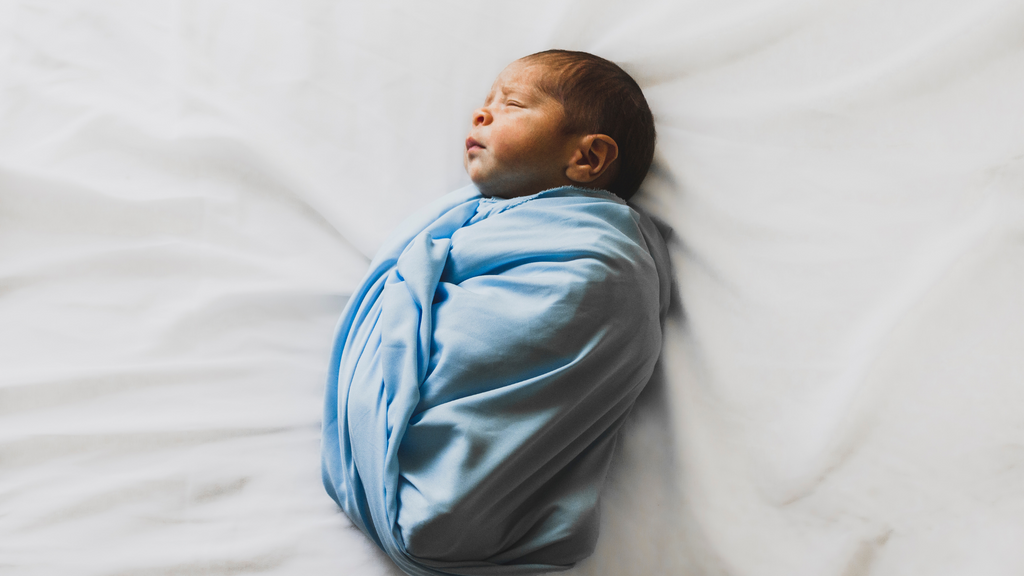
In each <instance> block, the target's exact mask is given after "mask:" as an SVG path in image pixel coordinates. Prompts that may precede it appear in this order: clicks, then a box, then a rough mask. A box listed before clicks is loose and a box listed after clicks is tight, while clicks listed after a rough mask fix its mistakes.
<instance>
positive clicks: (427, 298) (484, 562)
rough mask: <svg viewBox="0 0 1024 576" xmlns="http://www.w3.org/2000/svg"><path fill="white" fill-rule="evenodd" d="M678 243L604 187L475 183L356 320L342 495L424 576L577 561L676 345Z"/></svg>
mask: <svg viewBox="0 0 1024 576" xmlns="http://www.w3.org/2000/svg"><path fill="white" fill-rule="evenodd" d="M670 282H671V280H670V272H669V266H668V257H667V249H666V248H665V247H664V241H663V239H662V237H661V235H660V233H659V231H658V230H657V228H656V227H655V225H654V224H653V223H652V222H651V221H650V219H649V218H647V217H646V216H643V215H641V214H639V213H637V212H636V211H635V210H634V209H633V208H631V207H629V206H628V205H626V204H625V203H624V202H622V201H621V200H619V199H618V198H616V197H614V196H613V195H611V194H609V193H607V192H604V191H600V190H587V189H580V188H573V187H564V188H556V189H552V190H546V191H544V192H541V193H538V194H535V195H532V196H527V197H524V198H517V199H513V200H504V199H498V198H482V197H481V196H480V194H479V192H478V191H477V190H476V189H475V188H474V187H472V186H470V187H467V188H464V189H461V190H457V191H455V192H453V193H451V194H449V195H447V196H445V197H444V198H442V199H441V200H439V201H438V202H435V203H434V204H432V205H430V206H428V207H426V208H424V209H423V211H421V212H420V213H418V214H416V215H414V216H412V217H411V218H410V219H409V220H407V221H406V222H405V223H403V224H402V225H401V226H400V227H399V229H398V230H397V231H396V232H395V234H394V236H392V238H391V239H390V240H388V242H387V243H386V244H385V245H384V248H382V249H381V252H380V253H379V254H378V255H377V257H375V258H374V261H373V265H372V266H371V269H370V271H369V272H368V274H367V276H366V278H365V279H364V281H363V284H362V285H361V286H360V287H359V289H357V290H356V292H355V294H354V296H353V298H352V299H351V300H350V301H349V303H348V305H347V307H346V309H345V312H344V313H343V314H342V318H341V320H340V322H339V325H338V332H337V337H336V341H335V348H334V354H333V357H332V361H331V366H330V374H329V381H328V388H327V393H326V398H325V406H324V411H325V412H324V427H323V443H322V460H323V476H324V484H325V486H326V488H327V492H328V493H329V494H330V495H331V497H332V498H334V500H335V501H337V502H338V504H339V505H340V506H341V507H342V508H343V509H344V510H345V512H346V513H347V514H348V515H349V517H350V518H352V520H353V523H354V524H355V525H356V526H358V527H359V528H360V529H361V530H363V531H364V532H366V533H367V534H368V535H369V536H370V537H371V538H372V539H373V540H374V542H376V543H377V544H378V545H379V546H380V547H381V548H382V549H384V551H385V552H386V553H387V554H388V555H389V556H390V557H391V558H392V559H393V560H394V561H395V563H396V565H398V566H399V567H400V568H401V569H402V570H404V571H405V572H407V573H408V574H412V575H414V576H420V575H431V576H432V575H445V574H462V575H467V576H486V575H492V574H493V575H497V574H535V573H538V572H546V571H551V570H560V569H566V568H569V567H571V566H572V565H573V564H574V563H575V562H576V561H578V560H580V559H582V558H584V557H586V556H587V555H589V554H590V553H591V552H592V551H593V548H594V546H595V544H596V540H597V522H598V518H599V514H598V512H597V510H598V504H599V497H600V493H601V487H602V485H603V482H604V478H605V476H606V475H607V471H608V465H609V461H610V458H611V455H612V451H613V449H614V446H615V439H616V437H617V431H618V430H619V428H620V427H621V425H622V423H623V421H624V419H625V417H626V415H627V414H628V412H629V410H630V408H631V407H632V405H633V402H634V401H635V399H636V396H637V395H638V394H639V392H640V390H641V389H642V388H643V386H644V385H645V384H646V382H647V380H648V379H649V378H650V377H651V374H652V372H653V369H654V364H655V362H656V360H657V358H658V355H659V352H660V349H661V322H662V320H663V318H664V314H665V311H666V310H667V301H668V294H667V293H666V290H667V286H669V285H670Z"/></svg>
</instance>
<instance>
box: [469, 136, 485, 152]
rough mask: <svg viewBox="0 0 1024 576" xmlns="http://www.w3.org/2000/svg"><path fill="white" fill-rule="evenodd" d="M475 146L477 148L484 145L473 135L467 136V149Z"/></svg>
mask: <svg viewBox="0 0 1024 576" xmlns="http://www.w3.org/2000/svg"><path fill="white" fill-rule="evenodd" d="M474 147H475V148H483V147H484V145H483V144H481V143H479V142H477V141H476V140H474V139H473V138H472V137H470V138H466V150H470V149H472V148H474Z"/></svg>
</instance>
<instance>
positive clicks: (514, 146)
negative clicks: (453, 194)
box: [463, 61, 573, 198]
mask: <svg viewBox="0 0 1024 576" xmlns="http://www.w3.org/2000/svg"><path fill="white" fill-rule="evenodd" d="M545 72H546V70H545V68H544V67H543V66H541V65H536V64H532V65H531V64H523V63H521V62H519V61H516V62H513V63H512V64H509V66H508V68H505V70H504V71H503V72H502V73H501V74H500V75H499V76H498V79H497V80H495V81H494V86H493V87H492V88H491V93H490V94H489V95H488V96H487V100H486V101H485V102H484V105H483V107H481V108H478V109H477V110H476V111H475V112H473V126H472V128H471V129H470V131H469V138H467V139H466V153H465V156H464V157H463V161H464V164H465V166H466V172H468V173H469V177H470V178H471V179H472V180H473V183H474V184H476V186H477V188H479V189H480V192H481V193H483V194H484V195H485V196H500V197H502V198H513V197H516V196H526V195H529V194H534V193H536V192H540V191H541V190H546V189H548V188H556V187H558V186H564V185H568V184H572V181H571V180H569V179H568V178H567V177H566V175H565V168H566V166H567V165H568V162H569V158H570V157H571V155H572V149H573V147H572V144H573V138H572V137H571V136H569V135H567V134H564V133H563V131H562V122H563V121H564V119H565V111H564V110H563V109H562V105H561V104H560V103H559V102H558V101H557V100H555V99H554V98H552V97H550V96H548V95H547V94H544V93H543V92H542V91H541V90H540V89H539V88H538V81H539V80H540V79H541V78H542V77H543V74H544V73H545Z"/></svg>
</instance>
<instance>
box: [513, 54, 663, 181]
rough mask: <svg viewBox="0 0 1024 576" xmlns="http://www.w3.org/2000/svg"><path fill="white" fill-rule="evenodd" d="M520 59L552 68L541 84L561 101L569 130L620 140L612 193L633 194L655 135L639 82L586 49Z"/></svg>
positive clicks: (650, 156)
mask: <svg viewBox="0 0 1024 576" xmlns="http://www.w3.org/2000/svg"><path fill="white" fill-rule="evenodd" d="M521 61H522V62H524V63H528V64H540V65H542V66H545V67H547V68H548V69H549V70H551V71H552V72H553V74H545V75H544V77H543V80H542V81H541V86H540V88H541V90H544V92H546V93H547V94H548V95H550V96H551V97H553V98H555V99H556V100H558V101H559V102H561V104H562V108H564V109H565V117H566V126H565V129H566V131H567V132H569V133H571V134H606V135H608V136H611V137H612V139H613V140H615V143H616V144H618V146H619V158H618V167H617V170H618V171H617V173H615V175H614V177H613V179H612V182H611V184H610V185H609V188H610V190H609V192H611V193H613V194H615V195H616V196H618V197H620V198H622V199H623V200H629V199H630V198H632V197H633V194H636V191H637V189H638V188H640V183H641V182H643V181H644V178H645V177H646V176H647V171H648V170H649V169H650V167H651V161H652V160H653V159H654V140H655V137H656V135H655V131H654V116H653V115H652V114H651V108H650V107H649V106H648V105H647V99H646V98H644V93H643V92H642V91H641V90H640V86H639V85H637V83H636V81H635V80H633V78H632V77H631V76H630V75H629V74H627V73H626V72H625V71H624V70H623V69H622V68H619V66H618V65H617V64H615V63H614V62H610V61H608V60H605V59H604V58H601V57H599V56H594V55H593V54H589V53H587V52H574V51H571V50H546V51H544V52H537V53H536V54H531V55H529V56H526V57H524V58H522V59H521ZM612 168H613V169H615V168H616V167H615V166H614V165H613V166H612Z"/></svg>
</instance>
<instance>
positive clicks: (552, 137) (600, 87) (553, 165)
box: [465, 50, 655, 200]
mask: <svg viewBox="0 0 1024 576" xmlns="http://www.w3.org/2000/svg"><path fill="white" fill-rule="evenodd" d="M654 138H655V134H654V118H653V117H652V116H651V110H650V108H648V106H647V100H645V99H644V95H643V92H641V91H640V87H639V86H637V84H636V82H634V81H633V79H632V78H631V77H630V76H629V75H628V74H626V73H625V72H624V71H623V70H622V69H621V68H619V67H618V66H616V65H615V64H613V63H612V62H609V61H608V60H605V59H603V58H599V57H597V56H594V55H592V54H587V53H585V52H569V51H565V50H548V51H546V52H540V53H537V54H533V55H531V56H527V57H525V58H522V59H519V60H516V61H515V62H513V63H512V64H510V65H509V66H508V67H507V68H505V70H504V71H503V72H502V73H501V74H500V75H499V76H498V79H497V80H496V81H495V82H494V86H493V87H492V88H491V93H490V94H489V95H488V96H487V100H486V101H485V102H484V106H483V107H482V108H480V109H478V110H477V111H476V112H474V113H473V128H472V129H471V130H470V133H469V138H467V139H466V154H465V166H466V171H467V172H468V173H469V177H470V178H471V179H472V180H473V183H474V184H476V186H477V188H478V189H479V190H480V193H481V194H483V195H484V196H500V197H502V198H514V197H519V196H527V195H530V194H535V193H537V192H540V191H542V190H546V189H550V188H557V187H560V186H583V187H586V188H598V189H602V190H608V191H610V192H612V193H614V194H616V195H617V196H619V197H620V198H622V199H624V200H629V199H630V197H631V196H632V195H633V194H634V193H635V192H636V190H637V188H639V187H640V183H641V182H642V181H643V179H644V177H645V176H646V175H647V170H648V169H649V168H650V166H651V159H652V158H653V157H654Z"/></svg>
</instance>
